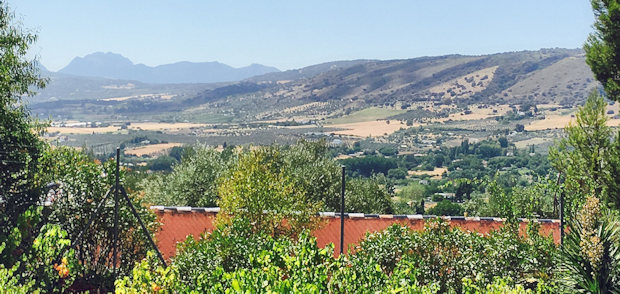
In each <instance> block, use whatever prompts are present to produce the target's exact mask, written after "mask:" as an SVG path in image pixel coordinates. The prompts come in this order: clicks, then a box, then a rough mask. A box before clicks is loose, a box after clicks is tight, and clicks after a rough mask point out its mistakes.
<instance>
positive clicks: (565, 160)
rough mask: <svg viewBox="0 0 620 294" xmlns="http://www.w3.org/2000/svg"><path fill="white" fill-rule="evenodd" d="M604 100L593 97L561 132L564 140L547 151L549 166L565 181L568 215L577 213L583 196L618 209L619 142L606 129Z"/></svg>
mask: <svg viewBox="0 0 620 294" xmlns="http://www.w3.org/2000/svg"><path fill="white" fill-rule="evenodd" d="M606 105H607V103H605V100H604V99H603V97H601V96H599V95H598V94H597V93H595V92H594V93H592V94H591V95H590V97H588V100H587V101H586V104H585V105H584V106H583V107H581V108H580V109H579V111H578V112H577V114H576V120H575V121H574V122H571V123H570V124H569V125H568V126H567V127H566V128H565V129H564V131H565V132H566V134H567V137H566V138H564V139H562V140H561V141H560V142H559V144H557V145H556V146H554V147H553V148H551V149H550V150H549V157H550V162H551V163H552V165H553V166H554V167H555V168H556V170H558V171H559V172H561V173H562V174H563V175H564V176H565V178H566V182H565V187H566V189H567V190H566V191H567V192H568V194H567V196H568V200H569V201H567V202H568V203H567V208H568V213H569V214H570V213H571V212H576V211H577V209H579V207H580V205H581V204H582V202H583V200H584V199H585V196H587V195H595V196H597V197H599V198H601V199H603V200H604V201H606V202H608V203H609V204H611V205H615V206H616V207H618V208H620V177H619V176H618V167H617V166H616V165H617V162H618V155H619V152H618V147H620V143H619V142H618V141H619V140H620V138H618V136H615V137H614V136H613V132H612V130H611V128H610V127H608V126H607V116H606V115H605V106H606Z"/></svg>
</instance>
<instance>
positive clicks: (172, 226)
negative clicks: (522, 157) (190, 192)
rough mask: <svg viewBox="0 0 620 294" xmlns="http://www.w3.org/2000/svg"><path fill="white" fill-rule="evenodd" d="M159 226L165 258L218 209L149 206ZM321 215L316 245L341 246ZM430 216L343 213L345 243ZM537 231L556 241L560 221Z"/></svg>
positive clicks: (470, 220) (466, 222)
mask: <svg viewBox="0 0 620 294" xmlns="http://www.w3.org/2000/svg"><path fill="white" fill-rule="evenodd" d="M151 208H152V209H153V210H154V211H155V213H156V214H157V217H158V219H159V221H160V222H161V224H162V226H161V228H160V230H159V231H158V232H157V233H156V240H157V241H156V242H157V246H158V247H159V250H160V251H161V253H162V254H163V255H164V257H165V258H166V259H168V258H170V257H172V256H174V255H175V254H176V243H177V242H182V241H183V240H185V238H186V237H187V236H189V235H193V236H195V237H199V236H200V234H201V233H203V232H210V231H212V230H213V228H214V225H213V221H214V220H215V216H216V215H217V212H218V211H219V209H218V208H192V207H162V206H153V207H151ZM321 218H322V219H323V221H322V223H321V225H320V227H319V228H318V229H316V230H314V232H313V233H312V234H313V235H314V236H315V237H316V238H317V243H318V245H319V246H321V247H323V246H325V245H326V244H329V243H334V245H335V248H334V252H339V250H340V246H339V245H340V218H339V217H337V216H336V215H335V214H334V213H321ZM429 218H431V217H429V216H422V215H376V214H374V215H373V214H361V213H350V214H346V215H345V222H344V231H345V235H344V246H345V248H348V247H349V246H350V245H354V244H357V243H358V242H359V241H360V240H362V239H363V238H364V236H365V235H366V233H367V232H376V231H381V230H384V229H386V228H387V227H389V226H390V225H392V224H394V223H399V224H403V225H407V226H409V227H411V228H412V229H414V230H422V229H423V228H424V223H425V222H426V219H429ZM443 218H444V219H445V220H447V221H448V222H449V223H450V225H451V226H453V227H458V228H460V229H463V230H466V231H474V232H479V233H483V234H486V233H489V232H491V231H493V230H497V229H498V228H500V227H501V226H502V225H503V220H502V219H500V218H478V217H443ZM537 221H538V222H540V225H541V228H540V232H541V233H542V234H544V235H550V234H552V235H553V240H554V241H555V242H556V243H559V240H560V223H559V221H558V220H550V219H541V220H537ZM526 226H527V223H526V222H524V221H522V222H521V230H522V231H524V230H525V228H526Z"/></svg>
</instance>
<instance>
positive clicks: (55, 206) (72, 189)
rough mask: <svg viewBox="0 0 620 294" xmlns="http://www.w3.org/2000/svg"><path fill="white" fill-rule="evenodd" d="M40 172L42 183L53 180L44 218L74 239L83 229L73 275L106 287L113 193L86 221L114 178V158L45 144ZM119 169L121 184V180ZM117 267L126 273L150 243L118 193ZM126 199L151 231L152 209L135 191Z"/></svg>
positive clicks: (108, 283)
mask: <svg viewBox="0 0 620 294" xmlns="http://www.w3.org/2000/svg"><path fill="white" fill-rule="evenodd" d="M41 165H42V167H43V168H42V170H41V171H40V173H41V175H40V177H41V178H42V179H45V181H46V182H55V183H58V187H57V188H55V190H54V192H55V193H54V194H53V196H51V197H50V200H52V205H51V206H50V207H49V209H50V211H49V215H48V216H47V220H46V221H47V222H48V223H50V224H57V225H59V226H61V227H62V229H63V230H65V231H66V232H67V233H68V236H70V237H71V239H76V238H77V236H78V234H79V232H80V231H82V230H85V231H84V233H83V235H82V238H81V240H80V241H79V242H78V243H77V244H75V245H76V246H75V248H76V258H77V259H78V260H79V263H80V264H81V265H82V267H81V268H80V273H77V274H76V275H77V277H78V279H79V280H80V281H81V282H85V283H88V284H94V285H104V286H103V288H106V287H108V288H109V287H111V286H112V283H113V280H112V279H113V276H112V267H109V265H111V264H112V260H113V256H112V255H113V254H112V251H113V231H114V217H113V215H114V195H110V197H108V199H107V202H106V203H105V205H104V206H103V207H102V209H101V210H100V214H99V215H98V216H96V217H97V218H96V219H95V221H93V222H92V224H91V226H90V227H86V224H87V222H88V220H89V218H91V217H95V215H94V213H95V210H96V207H97V206H98V205H99V204H100V203H101V202H102V201H103V198H104V196H105V194H106V193H107V191H109V190H110V188H111V187H112V186H113V183H114V182H115V162H114V161H112V160H110V161H107V162H104V163H100V162H96V161H94V160H92V159H90V158H89V157H88V156H87V155H86V154H84V153H82V152H80V151H77V150H75V149H73V148H68V147H57V148H50V149H49V150H47V151H46V152H45V153H44V155H43V158H42V164H41ZM124 173H125V171H124V170H121V173H120V180H121V183H122V182H123V179H124ZM119 198H120V199H119V201H120V202H119V204H120V205H119V230H118V232H119V235H118V237H119V240H120V241H119V243H118V244H119V247H118V249H119V251H118V252H119V254H120V258H119V260H118V261H119V270H120V273H121V274H127V273H129V272H130V271H131V269H132V268H133V265H134V263H135V262H136V261H138V260H141V259H142V258H144V257H145V255H146V252H147V249H148V248H149V247H150V244H149V243H148V239H147V236H146V235H145V234H144V233H143V232H142V230H141V229H140V227H139V224H138V220H137V219H136V218H135V217H134V216H133V214H132V213H131V211H130V210H129V207H128V206H127V203H126V201H125V200H124V198H122V195H119ZM130 199H131V201H132V203H133V205H134V207H135V208H136V210H137V211H138V213H139V215H140V217H141V218H142V220H143V221H144V223H145V224H146V225H147V227H148V228H149V229H151V230H153V231H154V230H155V228H156V226H157V223H156V219H155V214H154V213H153V212H152V211H151V210H149V209H148V208H146V207H143V206H142V205H141V203H140V199H139V195H130Z"/></svg>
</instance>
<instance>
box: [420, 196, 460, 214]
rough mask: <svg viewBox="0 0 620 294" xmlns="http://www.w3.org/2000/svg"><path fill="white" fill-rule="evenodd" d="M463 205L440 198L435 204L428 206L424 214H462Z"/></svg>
mask: <svg viewBox="0 0 620 294" xmlns="http://www.w3.org/2000/svg"><path fill="white" fill-rule="evenodd" d="M463 211H464V209H463V207H462V206H461V205H459V204H458V203H454V202H452V201H450V200H442V201H441V202H439V203H437V205H435V206H433V207H431V208H429V209H428V210H427V211H426V214H430V215H452V216H456V215H463Z"/></svg>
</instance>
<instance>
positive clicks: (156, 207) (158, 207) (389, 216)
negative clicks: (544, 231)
mask: <svg viewBox="0 0 620 294" xmlns="http://www.w3.org/2000/svg"><path fill="white" fill-rule="evenodd" d="M150 209H152V210H159V211H166V210H171V211H174V210H176V211H184V212H191V211H195V212H202V211H204V212H214V213H218V212H220V208H219V207H191V206H163V205H152V206H150ZM336 214H338V216H340V213H336V212H319V216H323V217H336V216H337V215H336ZM347 215H348V217H349V218H367V217H372V218H384V219H394V218H395V217H394V215H393V214H365V213H348V214H345V217H347ZM405 217H406V218H407V219H416V220H421V219H424V215H421V214H409V215H406V216H402V218H405ZM441 218H442V219H444V220H452V216H441ZM456 218H458V217H456ZM458 219H465V220H467V221H480V220H481V219H484V220H487V221H495V222H505V221H506V219H504V218H501V217H483V218H481V217H478V216H468V217H460V218H458ZM519 221H520V222H528V221H530V220H529V219H519ZM531 221H534V222H538V223H545V222H547V223H549V222H550V223H559V222H560V220H559V219H542V220H541V219H534V220H531Z"/></svg>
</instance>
